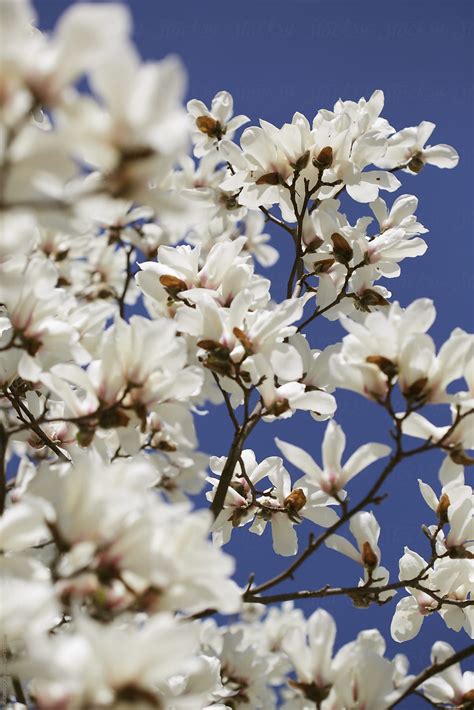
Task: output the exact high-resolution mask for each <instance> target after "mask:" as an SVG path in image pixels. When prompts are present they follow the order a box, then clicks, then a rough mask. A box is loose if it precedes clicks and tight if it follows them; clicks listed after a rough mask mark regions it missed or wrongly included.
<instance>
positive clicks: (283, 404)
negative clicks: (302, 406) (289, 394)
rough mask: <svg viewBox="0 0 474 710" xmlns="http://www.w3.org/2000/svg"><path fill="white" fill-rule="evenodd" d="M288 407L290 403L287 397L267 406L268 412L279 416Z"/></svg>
mask: <svg viewBox="0 0 474 710" xmlns="http://www.w3.org/2000/svg"><path fill="white" fill-rule="evenodd" d="M289 409H290V403H289V402H288V400H287V399H282V400H281V401H279V402H274V403H273V404H272V406H271V407H269V408H268V413H269V414H273V415H274V416H275V417H279V416H280V414H283V413H284V412H287V411H288V410H289Z"/></svg>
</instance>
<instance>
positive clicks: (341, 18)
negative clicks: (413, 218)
mask: <svg viewBox="0 0 474 710" xmlns="http://www.w3.org/2000/svg"><path fill="white" fill-rule="evenodd" d="M70 4H72V3H71V2H69V1H68V0H39V1H37V3H36V6H37V9H38V11H39V15H40V25H41V27H42V28H43V29H50V28H51V27H52V26H53V25H54V21H55V19H56V18H57V16H58V15H59V14H60V12H61V11H62V10H63V9H64V8H65V7H67V6H68V5H70ZM128 5H129V6H130V8H131V10H132V13H133V16H134V22H135V41H136V43H137V45H138V48H139V50H140V52H141V54H142V56H143V57H144V58H147V59H153V58H161V57H163V56H164V55H166V54H168V53H176V54H178V55H180V56H181V57H182V59H183V61H184V63H185V65H186V66H187V69H188V72H189V98H193V97H195V98H200V99H202V100H204V101H205V102H208V101H209V100H210V99H211V98H212V96H213V95H214V94H215V93H216V91H218V90H220V89H227V90H229V91H230V92H231V93H232V94H233V96H234V100H235V107H236V112H237V113H244V114H247V115H248V116H250V117H251V118H252V120H253V121H256V120H257V119H259V118H265V119H267V120H269V121H271V122H273V123H275V124H281V123H282V122H284V121H286V120H290V119H291V116H292V114H293V112H294V111H295V110H299V111H301V112H303V113H305V114H306V115H307V116H308V117H310V118H312V117H313V116H314V114H315V113H316V111H317V110H318V109H319V108H321V107H327V108H331V107H332V104H333V103H334V102H335V101H336V100H337V99H338V98H339V97H341V98H343V99H355V100H357V99H358V98H359V97H360V96H366V97H368V96H369V95H370V94H371V93H372V91H373V90H374V89H376V88H381V89H383V90H384V91H385V96H386V108H385V111H384V116H385V117H386V118H387V119H388V120H389V121H390V123H391V124H392V125H394V126H395V127H396V128H397V129H400V128H403V127H405V126H410V125H417V124H418V123H419V122H420V121H422V120H429V121H433V122H435V123H436V124H437V129H436V131H435V133H434V135H433V137H432V139H433V140H432V142H433V143H450V144H452V145H454V146H455V147H456V149H457V150H458V151H459V153H460V155H461V161H460V164H459V166H458V168H457V169H455V170H450V171H447V170H438V169H435V168H428V167H427V168H426V169H425V170H423V171H422V173H421V174H420V175H418V176H416V177H413V176H411V175H403V176H402V178H401V179H402V183H403V184H402V188H401V189H400V191H399V193H398V194H403V193H406V192H413V194H415V195H417V196H418V197H419V199H420V206H419V210H418V216H419V218H420V220H421V221H422V222H423V223H424V224H425V225H426V226H427V227H428V228H429V229H430V233H429V234H428V235H426V236H427V240H428V243H429V249H428V252H427V253H426V254H425V256H424V257H422V258H419V259H413V260H410V259H408V260H406V261H405V262H403V264H402V277H401V278H399V279H396V280H392V282H391V283H389V284H387V286H388V287H392V290H393V292H394V297H396V298H397V299H398V300H400V302H401V304H402V305H407V304H408V303H409V302H410V301H411V300H413V299H414V298H417V297H420V296H426V297H430V298H432V299H433V300H434V301H435V303H436V307H437V310H438V319H437V323H436V325H435V326H434V328H433V330H432V331H431V332H432V334H433V335H434V337H435V339H436V340H437V342H442V341H443V340H444V339H445V338H446V337H447V336H448V335H449V333H450V331H451V330H452V328H453V327H455V326H461V327H463V328H465V329H472V324H473V318H472V315H473V307H472V303H473V302H474V298H473V296H474V293H473V291H474V288H473V280H472V276H471V269H472V263H473V259H472V257H473V246H472V233H473V230H472V227H473V201H472V176H473V174H474V164H473V139H472V133H473V126H474V121H473V119H474V116H473V113H474V111H473V106H474V102H473V86H474V84H473V71H472V66H473V64H472V60H473V52H472V46H473V43H474V42H473V40H474V36H473V35H474V32H473V29H474V26H473V10H474V3H472V2H471V0H457V1H456V2H451V1H450V0H444V1H443V0H398V2H396V3H389V2H380V0H359V1H358V2H354V0H331V1H330V0H324V1H322V0H240V1H239V2H238V3H232V2H230V3H226V2H222V0H220V1H219V2H216V1H215V0H201V1H200V2H199V1H196V0H172V2H162V1H160V0H155V1H153V0H133V1H132V0H130V1H129V2H128ZM393 197H395V195H394V196H393ZM390 201H391V196H389V202H390ZM344 207H345V209H346V211H347V212H348V214H349V216H356V215H361V214H364V212H362V211H361V210H360V207H362V210H363V209H364V208H363V206H355V209H353V208H352V207H351V206H350V205H344ZM365 213H366V214H367V213H368V212H365ZM285 242H286V240H285V234H279V233H276V234H275V244H277V246H278V247H279V248H280V249H281V254H282V256H281V259H280V261H279V263H278V264H277V266H276V267H274V269H272V271H271V276H272V277H273V279H274V290H273V293H274V296H275V297H276V298H283V283H284V281H285V275H286V274H287V270H288V259H289V253H290V252H289V245H288V244H286V243H285ZM287 257H288V258H287ZM313 328H314V330H313V331H312V332H311V339H312V342H313V343H314V345H315V346H322V345H325V344H327V343H328V342H330V341H331V340H333V341H334V340H336V339H339V337H340V335H341V329H340V328H339V326H338V324H328V323H327V322H324V323H321V322H320V321H319V320H318V321H316V322H315V324H314V325H313ZM338 401H339V411H338V413H337V420H338V422H339V423H341V424H342V425H343V426H344V428H345V429H346V432H347V434H348V441H349V442H350V443H349V445H348V446H349V448H348V450H349V452H351V449H352V448H353V447H356V446H358V445H359V444H361V443H364V442H365V441H368V440H379V441H388V438H387V425H388V422H386V421H385V420H384V419H383V417H382V416H381V415H380V414H379V412H378V411H376V408H375V406H374V405H371V404H369V403H366V402H364V401H362V399H361V398H358V397H356V396H352V395H350V394H345V393H341V396H340V397H338ZM219 414H222V416H218V417H215V418H213V419H209V420H207V421H202V422H200V438H201V446H202V449H203V450H205V451H207V452H209V453H214V454H219V455H223V454H225V452H226V442H227V441H229V440H230V428H229V427H227V425H226V423H225V420H224V416H223V415H224V412H223V410H221V411H220V412H219ZM324 426H325V425H321V424H318V423H316V422H314V421H313V420H312V419H311V418H309V416H303V415H300V416H295V417H293V418H292V419H291V420H287V421H286V422H284V423H282V424H278V425H276V426H273V425H272V426H270V425H268V424H262V425H261V426H260V429H258V428H257V430H256V432H255V434H254V436H253V440H252V445H253V447H254V448H255V450H256V452H257V456H258V457H259V458H261V457H264V456H266V455H270V454H275V453H277V452H276V450H275V447H274V445H273V437H274V436H275V435H278V436H281V437H282V438H284V439H287V440H291V441H293V442H294V443H297V444H299V445H301V446H304V447H306V448H307V449H309V450H310V451H312V452H313V453H314V454H316V457H319V445H320V441H321V438H322V433H323V429H324ZM439 461H440V460H439V459H438V458H437V457H436V456H434V457H433V458H429V457H428V456H426V455H425V458H423V459H420V458H418V459H415V460H413V461H411V462H410V464H409V465H407V466H405V467H402V468H401V469H400V470H398V471H397V472H396V473H395V474H394V475H393V478H392V480H391V481H390V483H389V485H388V486H387V491H388V492H389V494H390V496H389V498H388V500H387V501H385V503H384V504H383V507H382V508H380V509H379V510H376V511H375V513H376V515H377V516H378V517H380V520H382V521H384V525H383V528H382V537H381V547H382V554H383V560H384V562H385V564H386V566H388V567H390V568H392V569H394V570H395V572H397V571H398V565H397V560H398V559H399V557H400V556H401V554H402V553H403V545H404V544H407V545H409V546H410V547H412V548H414V549H417V550H419V551H420V552H422V553H423V552H426V554H428V550H427V545H425V544H424V536H423V535H422V533H421V530H420V527H419V526H420V523H421V522H427V523H430V522H432V521H431V519H430V517H429V515H428V512H429V511H428V508H427V507H426V506H425V505H424V504H423V503H422V501H421V498H420V495H419V492H418V485H417V483H416V479H417V478H418V477H422V478H423V479H424V480H425V481H427V482H428V483H432V484H435V485H436V483H437V467H438V462H439ZM376 473H377V468H376V466H375V467H373V468H371V469H368V472H367V473H365V474H361V476H360V477H359V478H360V479H361V480H360V484H359V481H358V485H357V488H358V490H359V491H360V492H362V488H361V486H362V487H363V486H364V484H365V485H367V482H368V480H369V479H370V478H371V477H373V476H374V475H375V474H376ZM354 496H355V499H357V498H358V494H357V490H356V491H355V492H354ZM421 511H423V512H426V515H425V517H424V518H423V517H421V515H420V513H421ZM303 533H304V534H303ZM265 537H266V538H267V542H268V537H267V536H265ZM306 538H307V531H304V530H302V531H301V536H300V539H301V544H302V545H303V544H305V540H306ZM267 542H266V541H265V540H261V539H260V538H257V537H255V536H253V535H249V534H247V533H245V532H244V531H236V533H235V534H234V542H233V543H232V545H231V546H230V550H231V551H234V552H235V553H236V555H237V556H238V557H239V559H240V561H241V564H242V575H241V580H240V581H242V582H243V581H244V580H246V577H247V576H248V573H249V572H250V571H252V570H255V569H258V574H257V581H262V580H263V579H266V578H267V577H268V576H269V575H270V574H271V573H272V572H276V571H278V570H280V569H282V568H283V566H284V565H285V560H284V559H283V558H275V557H274V556H273V555H272V554H269V552H270V548H269V545H268V544H267ZM341 563H342V564H341ZM358 572H359V570H358V569H357V568H356V565H354V564H353V563H351V562H348V563H347V564H344V559H343V558H342V556H340V555H338V554H337V553H335V552H332V553H330V552H327V551H323V553H322V554H321V555H318V556H317V557H315V558H314V560H310V561H309V562H307V563H306V566H305V567H303V569H302V571H301V572H300V573H299V574H298V577H297V579H296V580H295V582H294V583H292V584H290V585H287V587H286V588H287V589H297V588H299V589H304V588H317V587H319V586H321V585H322V584H324V583H327V582H331V583H333V584H339V583H344V584H351V583H354V582H356V581H357V579H358V576H357V575H358ZM283 589H285V588H284V587H283V588H282V591H283ZM322 604H323V605H324V607H325V608H326V609H328V610H329V611H331V612H332V613H334V614H335V615H336V617H337V620H338V638H337V643H338V645H339V644H341V643H343V642H346V641H348V640H350V639H351V638H353V637H354V635H355V634H356V633H357V632H358V631H359V630H360V629H363V628H366V627H372V626H377V627H378V628H380V629H381V630H382V632H383V634H384V635H385V636H386V638H387V639H388V647H389V648H388V652H389V655H393V654H394V653H395V652H403V653H406V654H407V655H408V656H409V658H410V661H411V667H412V669H413V670H415V671H416V670H418V669H420V668H421V667H422V666H424V665H426V664H427V663H428V660H429V649H430V647H431V644H432V643H433V642H434V641H435V640H436V639H445V640H448V641H449V642H451V643H453V644H454V645H455V646H459V647H461V646H464V645H467V642H468V638H467V636H466V635H465V634H464V633H462V634H454V633H452V632H449V631H448V630H447V629H446V627H445V625H444V623H443V622H442V621H441V620H440V618H439V617H438V616H435V617H433V618H429V619H427V620H426V621H425V623H424V624H423V628H422V631H421V632H420V634H419V635H418V637H417V638H416V639H415V640H413V641H411V642H408V643H406V644H403V645H399V644H395V643H394V642H392V641H391V640H390V636H389V631H388V629H389V625H390V619H391V615H392V612H393V609H394V604H388V605H386V606H384V607H381V608H378V607H371V608H370V609H369V610H358V609H355V608H352V607H351V605H350V602H349V601H347V600H337V601H330V600H328V601H323V602H322ZM305 608H306V611H307V612H308V613H310V612H311V610H312V609H313V608H315V607H314V603H307V604H306V605H305ZM410 702H411V705H410V708H417V707H425V704H424V703H423V701H418V700H416V699H415V700H411V701H410ZM418 703H420V704H419V705H418ZM404 707H408V706H407V704H406V705H405V706H404Z"/></svg>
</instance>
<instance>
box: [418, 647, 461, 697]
mask: <svg viewBox="0 0 474 710" xmlns="http://www.w3.org/2000/svg"><path fill="white" fill-rule="evenodd" d="M452 655H454V648H453V647H452V646H451V645H450V644H449V643H446V642H444V641H437V642H436V643H435V644H434V645H433V648H432V649H431V662H432V663H433V664H434V663H443V662H444V661H446V660H447V659H448V658H449V657H450V656H452ZM421 687H422V690H423V694H424V695H425V696H426V697H427V698H428V700H431V702H432V703H442V704H445V703H446V704H450V705H454V706H462V705H463V704H464V703H467V704H469V702H470V701H472V699H473V697H474V672H473V671H465V672H464V673H463V672H462V671H461V666H460V664H459V663H456V664H455V665H453V666H450V667H449V668H447V669H446V670H444V671H441V672H440V673H438V674H436V675H435V676H433V677H432V678H428V680H425V682H424V683H423V685H422V686H421Z"/></svg>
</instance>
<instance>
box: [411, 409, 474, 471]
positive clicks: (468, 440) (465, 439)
mask: <svg viewBox="0 0 474 710" xmlns="http://www.w3.org/2000/svg"><path fill="white" fill-rule="evenodd" d="M469 412H470V410H467V411H464V412H463V413H464V414H467V416H464V417H463V419H461V421H459V422H458V421H457V417H458V411H457V408H456V407H451V417H452V423H451V424H450V425H448V426H436V425H435V424H432V423H431V422H430V421H429V420H428V419H426V417H424V416H423V415H421V414H420V413H419V412H412V413H411V414H410V415H409V416H408V417H407V418H406V419H405V421H404V422H403V424H402V431H403V433H404V434H406V435H407V436H414V437H416V438H418V439H425V440H431V441H433V442H435V443H436V442H440V441H442V444H443V446H442V449H443V450H444V451H445V452H446V453H447V454H448V455H447V456H446V458H445V460H444V462H443V464H442V465H441V468H440V470H439V480H440V482H441V483H442V485H446V484H448V483H450V482H451V481H455V480H456V479H460V478H462V482H464V477H463V472H464V468H463V467H464V465H465V464H469V463H470V458H469V456H468V455H467V454H466V452H465V450H466V449H474V428H473V426H472V416H473V415H472V414H471V415H469ZM455 423H456V426H455V427H454V428H453V426H454V424H455ZM451 429H452V431H451V432H450V430H451Z"/></svg>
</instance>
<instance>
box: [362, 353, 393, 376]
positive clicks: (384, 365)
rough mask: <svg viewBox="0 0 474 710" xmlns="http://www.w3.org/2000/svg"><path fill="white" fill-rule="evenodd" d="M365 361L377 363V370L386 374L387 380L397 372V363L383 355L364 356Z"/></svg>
mask: <svg viewBox="0 0 474 710" xmlns="http://www.w3.org/2000/svg"><path fill="white" fill-rule="evenodd" d="M365 361H366V362H369V363H370V364H372V365H377V367H378V368H379V370H381V371H382V372H383V374H384V375H387V377H388V379H389V380H392V379H393V378H394V377H395V375H396V374H397V372H398V367H397V365H396V364H395V363H394V362H392V361H391V360H389V359H388V357H384V356H383V355H369V357H366V358H365Z"/></svg>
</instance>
